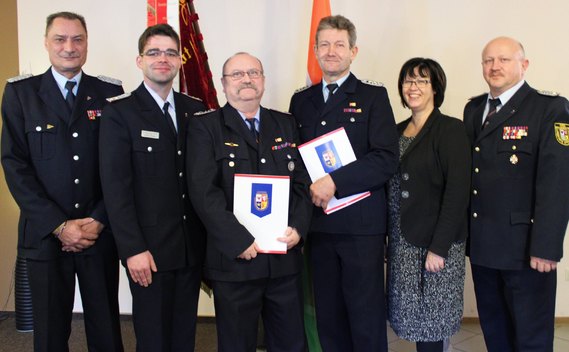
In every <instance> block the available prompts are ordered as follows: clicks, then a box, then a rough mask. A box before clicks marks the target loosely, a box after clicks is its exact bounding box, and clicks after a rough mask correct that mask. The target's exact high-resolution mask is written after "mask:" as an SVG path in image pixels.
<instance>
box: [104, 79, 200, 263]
mask: <svg viewBox="0 0 569 352" xmlns="http://www.w3.org/2000/svg"><path fill="white" fill-rule="evenodd" d="M174 102H175V106H176V108H175V109H176V119H177V125H178V133H177V135H176V134H174V132H173V131H172V130H171V129H170V127H169V125H168V122H167V120H166V118H165V116H164V113H163V112H162V109H161V108H160V107H159V106H158V104H156V101H155V100H154V99H153V98H152V96H151V95H150V93H149V92H148V90H147V89H146V87H145V86H144V84H141V85H140V86H139V87H138V89H136V90H135V91H133V92H132V93H131V94H130V96H128V97H125V98H123V99H118V100H116V101H114V102H113V103H111V104H109V105H108V106H107V107H106V108H105V110H104V111H103V119H102V123H101V136H100V144H101V147H100V149H101V180H102V184H103V193H104V196H105V202H106V203H107V208H108V211H109V219H110V222H111V225H112V226H113V229H114V235H115V239H116V242H117V248H118V252H119V257H120V258H121V259H122V260H123V264H124V265H126V259H127V258H129V257H131V256H133V255H136V254H139V253H142V252H144V251H146V250H148V251H150V253H151V254H152V256H153V257H154V261H155V262H156V266H157V268H158V271H167V270H174V269H179V268H183V267H185V266H188V265H200V263H201V257H202V254H201V253H202V252H203V245H204V244H203V240H204V238H203V237H204V233H203V227H202V225H201V223H200V222H199V220H198V219H197V216H196V214H195V212H194V211H193V209H192V207H191V204H190V202H189V200H188V195H187V188H186V181H185V180H186V177H185V174H184V173H185V170H184V169H185V155H184V154H185V147H186V124H187V121H188V119H189V117H190V116H192V115H193V114H194V113H195V112H197V111H200V110H203V109H204V106H203V104H202V103H201V102H199V101H197V100H195V99H192V98H190V97H188V96H185V95H182V94H179V93H174Z"/></svg>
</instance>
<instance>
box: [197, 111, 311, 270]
mask: <svg viewBox="0 0 569 352" xmlns="http://www.w3.org/2000/svg"><path fill="white" fill-rule="evenodd" d="M188 140H189V143H188V153H187V154H188V163H187V168H188V174H189V178H188V181H189V188H190V198H191V200H192V203H193V204H194V206H195V208H196V211H197V212H198V214H199V216H200V217H201V219H202V221H203V222H204V225H205V227H206V229H207V233H208V237H207V255H206V272H205V275H206V277H208V278H210V279H212V280H220V281H245V280H253V279H259V278H275V277H281V276H285V275H291V274H296V273H298V272H299V271H300V269H301V268H302V258H301V252H300V247H301V245H300V244H299V245H297V246H295V247H293V248H292V249H289V250H288V252H287V254H284V255H281V254H259V255H258V256H257V257H256V258H255V259H252V260H251V261H246V260H242V259H237V256H239V255H240V254H241V253H242V252H243V251H244V250H245V249H247V248H248V247H249V246H250V245H251V244H252V243H253V241H254V238H253V236H252V235H251V234H250V233H249V231H247V229H246V228H245V227H244V226H243V225H241V224H240V223H239V222H238V221H237V219H236V218H235V216H234V215H233V191H234V176H235V174H262V175H282V176H289V177H290V198H289V224H288V225H289V226H291V227H294V228H296V229H297V231H298V233H299V235H300V236H301V237H302V238H303V239H304V238H305V236H306V233H307V231H308V226H309V221H310V215H311V211H312V206H311V201H310V197H309V192H308V185H309V183H310V181H309V178H308V174H307V172H306V170H305V169H304V166H303V164H302V161H301V159H300V155H299V153H298V150H297V149H296V143H298V133H297V130H296V125H295V122H294V118H293V117H292V116H290V115H288V114H284V113H281V112H277V111H274V110H268V109H265V108H263V107H261V111H260V134H259V144H257V143H256V142H255V141H254V140H253V138H252V136H251V135H250V133H249V131H248V130H247V127H246V125H245V123H244V121H243V120H242V118H241V116H240V115H239V113H238V112H237V110H235V109H234V108H233V107H232V106H230V105H229V104H227V105H225V106H224V107H223V108H221V109H219V110H216V111H214V112H211V113H208V114H205V115H203V116H197V117H194V118H192V119H191V120H190V125H189V132H188ZM301 241H302V240H301Z"/></svg>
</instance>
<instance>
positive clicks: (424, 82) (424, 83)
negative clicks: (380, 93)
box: [403, 79, 431, 88]
mask: <svg viewBox="0 0 569 352" xmlns="http://www.w3.org/2000/svg"><path fill="white" fill-rule="evenodd" d="M429 83H431V82H430V81H429V80H428V79H418V80H415V81H411V80H405V81H403V87H404V88H411V86H412V85H413V84H414V85H415V86H417V88H425V87H426V86H427V84H429Z"/></svg>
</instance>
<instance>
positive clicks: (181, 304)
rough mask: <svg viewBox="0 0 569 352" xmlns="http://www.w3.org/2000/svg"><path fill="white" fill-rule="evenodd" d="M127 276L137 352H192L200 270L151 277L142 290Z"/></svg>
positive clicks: (162, 273)
mask: <svg viewBox="0 0 569 352" xmlns="http://www.w3.org/2000/svg"><path fill="white" fill-rule="evenodd" d="M127 276H128V281H129V285H130V292H131V294H132V320H133V324H134V333H135V335H136V350H137V351H138V352H170V351H193V350H194V348H195V339H196V321H197V314H198V298H199V293H200V282H201V267H186V268H182V269H177V270H171V271H165V272H157V273H152V284H150V285H149V286H148V287H142V286H140V285H139V284H137V283H134V282H133V281H132V278H131V277H130V275H128V269H127Z"/></svg>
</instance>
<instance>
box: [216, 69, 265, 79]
mask: <svg viewBox="0 0 569 352" xmlns="http://www.w3.org/2000/svg"><path fill="white" fill-rule="evenodd" d="M245 74H247V75H248V76H249V78H251V79H257V78H261V77H263V71H261V70H257V69H251V70H248V71H233V72H231V73H227V74H224V75H223V77H231V79H232V80H234V81H239V80H241V79H243V78H244V77H245Z"/></svg>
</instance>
